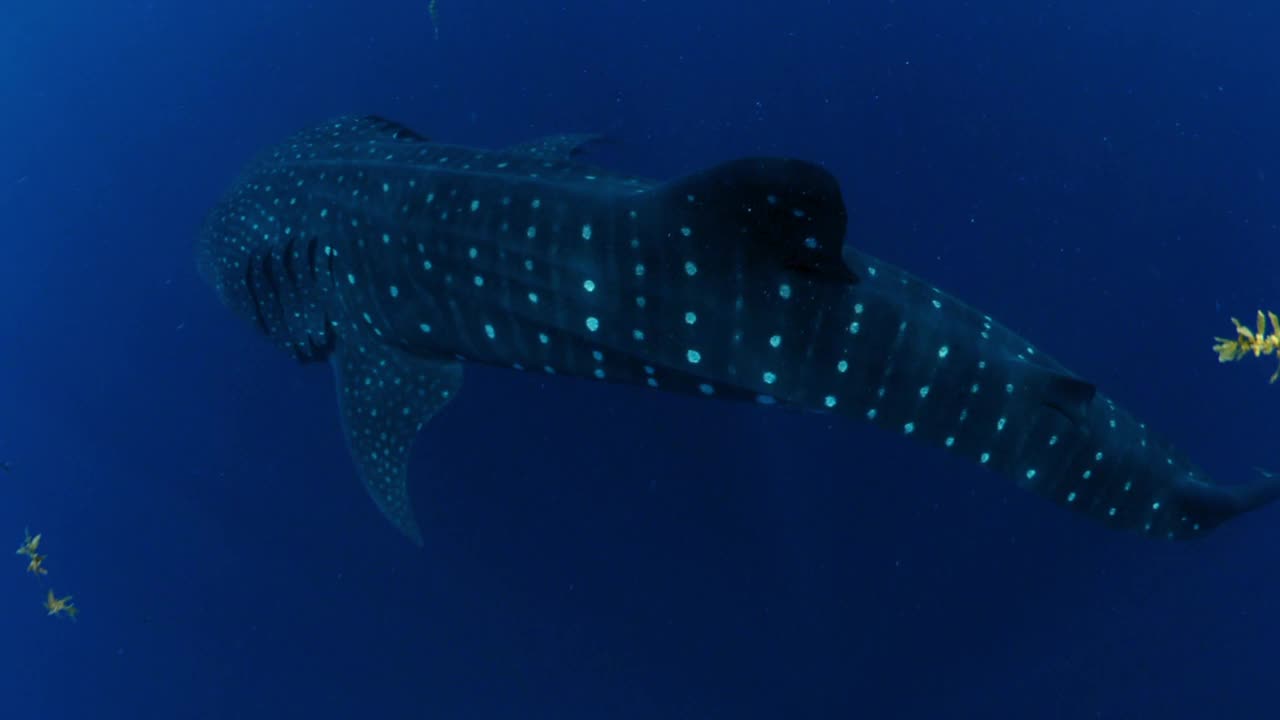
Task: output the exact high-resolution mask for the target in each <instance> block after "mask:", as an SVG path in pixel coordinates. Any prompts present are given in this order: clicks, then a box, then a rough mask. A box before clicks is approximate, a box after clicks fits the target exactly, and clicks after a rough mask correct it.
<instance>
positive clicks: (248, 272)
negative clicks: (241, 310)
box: [244, 261, 271, 335]
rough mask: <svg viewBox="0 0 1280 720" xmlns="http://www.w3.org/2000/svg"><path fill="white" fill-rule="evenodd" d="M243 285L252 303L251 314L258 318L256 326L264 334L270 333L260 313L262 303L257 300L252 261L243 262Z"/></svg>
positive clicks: (265, 320)
mask: <svg viewBox="0 0 1280 720" xmlns="http://www.w3.org/2000/svg"><path fill="white" fill-rule="evenodd" d="M244 287H245V289H246V290H248V291H249V302H250V303H252V305H253V315H254V317H256V318H257V319H258V328H259V329H260V330H262V332H263V333H264V334H266V335H270V334H271V330H270V329H268V328H267V319H266V317H264V316H263V314H262V305H261V304H260V302H259V300H258V289H257V288H256V287H254V277H253V262H252V261H250V262H247V263H245V268H244Z"/></svg>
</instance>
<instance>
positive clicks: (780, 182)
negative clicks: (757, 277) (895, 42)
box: [660, 158, 858, 283]
mask: <svg viewBox="0 0 1280 720" xmlns="http://www.w3.org/2000/svg"><path fill="white" fill-rule="evenodd" d="M660 192H661V198H662V202H664V203H665V204H666V206H667V207H668V208H671V209H673V210H674V209H678V208H681V207H691V208H693V209H695V210H696V211H699V214H701V213H705V212H706V211H709V212H710V217H711V218H712V224H711V228H714V230H711V229H710V228H709V231H708V233H707V235H706V237H708V238H713V239H716V240H719V239H721V238H723V236H724V234H725V233H726V232H734V231H736V232H737V234H738V235H739V236H740V237H739V239H738V241H739V242H745V243H746V245H747V249H748V250H749V252H748V253H747V256H746V257H747V259H748V260H749V261H751V262H762V263H774V264H776V265H781V266H783V267H787V268H789V269H792V270H799V271H803V272H807V273H812V274H813V275H815V276H819V277H822V278H825V279H828V280H834V281H836V282H842V283H854V282H857V281H858V278H857V276H856V275H855V274H854V273H853V271H852V270H850V269H849V266H848V265H846V264H845V262H844V259H843V258H842V254H843V249H844V233H845V225H846V223H847V220H848V217H847V215H846V212H845V207H844V198H843V197H842V196H841V194H840V185H839V183H837V182H836V179H835V177H833V176H832V175H831V173H829V172H827V171H826V170H824V169H823V168H821V167H819V166H817V165H814V164H812V163H808V162H804V161H802V160H793V159H788V158H743V159H740V160H733V161H730V162H726V163H723V164H720V165H717V166H715V167H712V168H710V169H708V170H705V171H703V172H700V173H695V174H693V175H689V176H686V177H684V178H681V179H679V180H676V181H674V182H671V183H668V184H667V185H664V186H663V187H662V188H661V190H660ZM693 217H694V222H695V224H696V222H697V217H698V214H695V215H693ZM703 217H706V215H705V214H704V215H703Z"/></svg>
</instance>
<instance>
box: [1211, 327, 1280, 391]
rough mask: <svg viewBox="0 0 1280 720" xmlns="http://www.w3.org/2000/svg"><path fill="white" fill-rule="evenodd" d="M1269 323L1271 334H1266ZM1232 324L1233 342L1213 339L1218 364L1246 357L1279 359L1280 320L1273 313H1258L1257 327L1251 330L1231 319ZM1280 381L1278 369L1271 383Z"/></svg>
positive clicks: (1226, 339) (1279, 370) (1278, 368)
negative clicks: (1233, 330) (1269, 323)
mask: <svg viewBox="0 0 1280 720" xmlns="http://www.w3.org/2000/svg"><path fill="white" fill-rule="evenodd" d="M1268 320H1270V321H1271V332H1270V334H1268V333H1267V321H1268ZM1231 322H1232V324H1234V325H1235V326H1236V337H1235V339H1234V340H1231V339H1228V338H1220V337H1215V338H1214V340H1216V341H1217V344H1215V345H1214V346H1213V351H1214V352H1216V353H1218V362H1224V363H1225V362H1232V361H1234V360H1239V359H1240V358H1243V357H1244V356H1246V355H1253V356H1254V357H1260V356H1262V355H1275V356H1276V357H1277V359H1280V318H1278V317H1276V314H1275V313H1273V312H1268V313H1265V314H1264V313H1263V312H1262V311H1261V310H1259V311H1258V327H1257V330H1252V329H1250V328H1248V327H1245V326H1244V325H1242V324H1240V321H1239V320H1237V319H1235V318H1231ZM1276 380H1280V367H1277V368H1276V371H1275V373H1274V374H1272V376H1271V382H1275V381H1276Z"/></svg>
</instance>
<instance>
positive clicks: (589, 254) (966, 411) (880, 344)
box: [197, 116, 1280, 545]
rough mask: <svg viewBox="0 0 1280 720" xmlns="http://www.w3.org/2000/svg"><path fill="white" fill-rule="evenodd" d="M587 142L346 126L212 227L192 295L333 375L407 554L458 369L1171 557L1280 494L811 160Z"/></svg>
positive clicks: (368, 121)
mask: <svg viewBox="0 0 1280 720" xmlns="http://www.w3.org/2000/svg"><path fill="white" fill-rule="evenodd" d="M593 140H594V137H593V136H589V135H558V136H552V137H547V138H541V139H539V140H535V141H532V142H529V143H525V144H521V145H517V146H514V147H507V148H502V149H489V150H486V149H475V148H468V147H460V146H456V145H449V144H443V143H438V142H433V141H431V140H429V139H427V138H426V137H424V136H423V135H421V134H419V133H417V132H415V131H413V130H412V129H410V128H408V127H406V126H404V125H401V124H399V123H396V122H394V121H391V120H388V119H385V118H382V117H377V116H363V117H356V116H351V117H342V118H337V119H333V120H330V121H328V122H325V123H323V124H321V125H319V126H317V127H314V128H310V129H307V130H303V131H301V132H299V133H297V134H296V135H294V136H293V137H291V138H288V139H287V140H285V141H284V142H283V143H281V144H280V145H278V146H277V147H274V148H272V149H270V150H268V151H266V152H265V153H263V154H262V156H261V157H259V158H258V159H257V160H255V161H253V162H252V163H251V164H250V165H249V166H248V168H247V169H246V170H245V171H244V172H243V174H242V175H241V177H240V178H239V179H238V180H237V181H235V183H234V184H233V185H232V187H231V188H230V190H229V191H228V192H227V194H226V195H225V197H224V198H223V199H222V200H221V201H220V202H218V203H217V204H216V205H215V206H214V207H213V208H212V210H211V211H210V212H209V213H208V215H207V218H206V220H205V222H204V225H203V227H202V229H201V232H200V236H199V240H198V242H197V256H198V265H199V268H200V272H201V274H202V276H203V277H204V278H205V279H206V280H207V281H208V282H209V283H210V284H211V285H212V286H213V288H214V289H215V290H216V292H217V294H218V295H219V296H220V298H221V300H222V302H223V303H224V304H226V305H227V306H229V307H230V308H231V309H232V310H233V311H234V312H235V313H236V314H238V315H240V316H241V317H242V318H244V319H245V320H247V321H248V322H249V323H251V324H252V325H254V326H256V327H257V329H258V330H259V331H261V333H262V334H264V335H265V336H267V337H268V338H270V339H271V341H273V342H274V344H276V345H277V346H279V347H280V348H282V349H283V350H285V351H286V352H288V353H290V354H291V355H293V356H294V357H295V358H297V360H298V361H300V362H303V363H311V362H328V363H330V364H331V365H332V367H333V369H334V372H335V375H336V382H337V388H338V393H337V394H338V405H339V413H340V415H341V420H342V426H343V428H344V432H345V437H346V440H347V443H348V445H349V448H350V452H351V456H352V458H353V459H354V461H355V467H356V471H357V473H358V475H359V477H360V479H361V481H362V482H363V484H364V486H365V488H366V489H367V491H368V493H369V495H370V497H371V498H372V499H373V501H374V503H375V504H376V506H377V508H378V509H379V510H380V511H381V513H382V514H383V515H384V516H385V517H386V519H387V520H389V521H390V523H391V524H392V525H393V526H394V527H395V528H396V529H397V530H398V531H399V532H400V533H402V534H403V535H404V536H405V537H407V538H409V539H410V540H412V541H413V542H415V543H417V544H419V545H421V544H422V533H421V530H420V528H419V526H418V524H417V522H416V520H415V518H414V513H413V508H412V505H411V501H410V496H409V489H408V479H409V470H408V463H409V458H410V454H411V448H412V446H413V442H414V439H415V437H416V436H417V434H418V433H419V431H421V430H422V428H423V427H424V425H425V424H426V423H427V422H428V421H429V420H430V419H431V418H432V416H434V415H435V414H436V413H437V412H439V411H440V410H441V409H442V408H443V407H444V406H446V405H447V404H448V403H449V402H450V401H451V400H452V399H453V398H454V397H455V396H456V395H457V394H458V392H459V390H460V388H461V387H462V383H463V375H464V369H463V368H464V367H465V366H466V365H468V364H471V363H478V364H484V365H490V366H497V367H502V368H511V369H514V370H517V371H523V372H527V373H545V374H553V375H563V376H569V377H573V378H581V379H584V380H587V381H596V382H606V383H620V384H626V385H636V386H641V387H649V388H653V389H656V390H661V391H666V392H672V393H681V394H686V395H694V396H699V397H705V398H712V399H719V400H726V401H734V402H740V403H750V404H753V405H767V406H777V407H781V408H792V409H797V410H805V411H813V412H818V413H827V414H831V415H839V416H844V417H848V418H853V419H857V420H860V421H864V422H869V423H871V424H874V425H878V426H880V427H881V428H885V429H887V430H888V431H890V432H894V433H898V434H901V435H906V436H909V437H910V438H912V439H914V440H918V441H920V442H922V443H925V444H928V445H931V446H935V447H938V448H941V449H943V450H944V451H946V452H949V453H951V454H953V455H955V456H957V457H960V458H963V459H965V460H968V461H970V462H973V463H976V464H978V465H980V466H982V467H986V468H989V469H990V470H992V471H994V472H996V473H998V474H1000V475H1002V476H1005V477H1007V478H1009V479H1011V480H1012V481H1013V482H1015V483H1016V484H1017V485H1018V486H1020V487H1022V488H1025V489H1026V490H1029V491H1032V492H1034V493H1038V494H1039V495H1042V496H1043V497H1045V498H1048V499H1049V500H1050V501H1052V502H1054V503H1056V504H1058V505H1060V506H1062V507H1065V508H1067V509H1069V510H1072V511H1075V512H1077V513H1080V514H1082V515H1085V516H1088V517H1090V518H1093V519H1095V520H1097V521H1099V522H1101V523H1103V524H1105V525H1107V526H1110V527H1113V528H1121V529H1128V530H1133V531H1137V532H1139V533H1143V534H1146V535H1150V536H1153V537H1158V538H1167V539H1185V538H1193V537H1197V536H1201V535H1203V534H1205V533H1206V532H1208V531H1209V530H1211V529H1212V528H1214V527H1216V526H1218V525H1220V524H1221V523H1222V522H1224V521H1226V520H1228V519H1229V518H1231V517H1233V516H1235V515H1238V514H1240V513H1243V512H1246V511H1249V510H1252V509H1254V508H1257V507H1259V506H1261V505H1264V504H1265V503H1268V502H1270V501H1271V500H1273V499H1275V497H1276V496H1277V495H1280V478H1277V477H1267V476H1262V477H1260V478H1256V479H1253V480H1251V481H1247V482H1243V483H1234V484H1225V485H1224V484H1217V483H1214V482H1213V481H1212V480H1210V478H1209V477H1208V476H1207V475H1206V474H1205V473H1204V472H1203V471H1202V470H1201V469H1200V468H1199V467H1197V466H1196V465H1195V464H1193V463H1192V462H1191V461H1190V459H1188V458H1187V457H1186V456H1185V455H1184V454H1182V453H1181V452H1179V451H1178V450H1177V449H1175V448H1174V447H1173V446H1172V445H1171V444H1170V443H1169V442H1168V441H1167V440H1165V439H1164V438H1163V437H1161V436H1160V435H1159V434H1157V433H1156V432H1155V431H1154V430H1152V429H1149V428H1148V427H1147V425H1146V424H1145V423H1143V422H1140V421H1139V420H1137V419H1135V418H1134V417H1133V416H1132V415H1130V414H1129V413H1128V412H1126V411H1125V410H1124V409H1122V408H1121V407H1119V406H1117V405H1116V403H1115V402H1113V401H1112V400H1111V399H1110V398H1109V397H1107V396H1106V395H1104V394H1103V393H1101V392H1099V391H1098V390H1097V388H1096V387H1095V386H1094V385H1093V384H1092V383H1090V382H1088V381H1087V380H1084V379H1082V378H1080V377H1077V376H1076V375H1075V374H1073V373H1072V372H1070V371H1069V370H1068V369H1067V368H1065V367H1064V366H1063V365H1062V364H1060V363H1059V362H1058V361H1056V360H1054V359H1053V358H1051V357H1049V356H1048V355H1047V354H1046V353H1044V352H1042V351H1041V350H1039V349H1037V348H1036V347H1035V346H1034V345H1033V344H1031V343H1030V342H1028V341H1027V340H1026V339H1024V338H1022V337H1020V336H1019V335H1017V334H1016V333H1014V332H1013V331H1011V330H1009V329H1008V328H1006V327H1005V326H1003V325H1001V324H1000V323H999V322H997V321H995V320H994V319H992V318H991V317H990V316H989V315H986V314H984V313H982V312H981V311H979V310H976V309H974V308H972V307H970V306H968V305H966V304H965V303H963V302H962V301H960V300H958V299H956V298H955V297H952V296H951V295H949V294H947V293H945V292H943V291H942V290H940V289H939V288H937V287H934V286H933V285H931V284H930V283H928V282H926V281H924V280H922V279H920V278H917V277H915V276H914V275H911V274H909V273H908V272H906V271H904V270H902V269H899V268H897V267H894V266H893V265H891V264H889V263H886V262H883V261H881V260H879V259H876V258H874V257H871V256H870V255H867V254H865V253H862V252H860V251H858V250H857V249H855V248H852V247H848V246H846V244H845V230H846V224H847V217H846V212H845V207H844V200H843V197H842V194H841V190H840V187H839V185H838V183H837V181H836V179H835V178H834V177H833V176H832V175H831V174H830V173H829V172H827V171H826V170H824V169H823V168H821V167H820V166H818V165H815V164H812V163H809V162H805V161H801V160H796V159H789V158H771V157H749V158H741V159H736V160H731V161H728V162H725V163H722V164H719V165H716V166H714V167H711V168H708V169H706V170H703V171H701V172H696V173H693V174H691V175H688V176H685V177H679V178H676V179H673V180H669V181H663V182H660V181H655V180H650V179H646V178H640V177H632V176H629V175H625V174H621V173H615V172H609V171H606V170H602V169H600V168H597V167H594V166H592V165H590V164H587V163H585V162H584V161H583V159H582V157H581V156H582V151H583V149H584V146H586V145H587V144H589V143H591V142H592V141H593Z"/></svg>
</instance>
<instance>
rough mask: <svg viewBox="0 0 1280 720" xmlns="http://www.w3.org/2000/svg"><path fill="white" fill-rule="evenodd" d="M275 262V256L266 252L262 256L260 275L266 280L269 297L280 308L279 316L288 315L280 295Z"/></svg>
mask: <svg viewBox="0 0 1280 720" xmlns="http://www.w3.org/2000/svg"><path fill="white" fill-rule="evenodd" d="M275 269H276V263H275V256H273V255H271V254H269V253H268V254H266V255H263V256H262V277H263V278H265V279H266V281H267V289H268V290H270V291H271V298H272V299H273V300H275V303H276V307H277V308H279V309H280V317H282V318H283V317H288V310H286V309H285V307H284V299H283V298H281V297H280V282H279V281H278V280H276V273H275Z"/></svg>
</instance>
